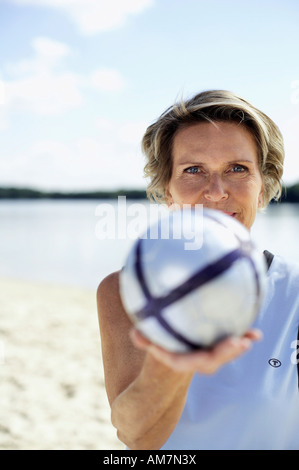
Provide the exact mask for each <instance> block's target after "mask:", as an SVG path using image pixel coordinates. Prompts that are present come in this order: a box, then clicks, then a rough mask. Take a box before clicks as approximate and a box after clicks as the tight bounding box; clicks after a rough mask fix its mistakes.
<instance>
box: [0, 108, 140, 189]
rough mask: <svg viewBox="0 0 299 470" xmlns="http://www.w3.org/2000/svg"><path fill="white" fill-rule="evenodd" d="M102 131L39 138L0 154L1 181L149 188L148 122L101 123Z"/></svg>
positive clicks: (67, 186)
mask: <svg viewBox="0 0 299 470" xmlns="http://www.w3.org/2000/svg"><path fill="white" fill-rule="evenodd" d="M96 126H97V130H98V132H97V135H96V137H91V136H89V135H82V136H81V135H80V136H77V137H76V138H72V139H65V140H64V141H62V140H59V139H36V140H35V141H34V142H32V143H31V144H29V145H28V147H22V149H21V150H20V151H17V152H9V153H7V154H5V155H4V154H3V155H2V156H1V158H0V174H1V184H7V185H9V184H12V185H18V186H31V187H40V188H46V189H65V190H80V189H81V190H86V189H113V188H115V189H117V188H125V187H144V186H145V181H144V178H143V164H144V159H143V157H142V155H141V150H140V141H141V138H142V135H143V133H144V130H145V128H146V123H144V122H139V121H129V122H124V121H120V122H117V121H114V120H112V119H107V118H104V117H100V118H98V120H97V122H96Z"/></svg>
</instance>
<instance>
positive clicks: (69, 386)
mask: <svg viewBox="0 0 299 470" xmlns="http://www.w3.org/2000/svg"><path fill="white" fill-rule="evenodd" d="M0 312H1V323H0V406H1V420H0V449H1V450H122V449H124V448H125V446H124V445H123V444H122V443H121V442H120V441H119V440H118V439H117V437H116V431H115V429H114V428H113V426H112V424H111V423H110V408H109V404H108V400H107V397H106V391H105V384H104V374H103V366H102V360H101V345H100V334H99V327H98V319H97V310H96V292H95V290H94V289H91V288H84V287H83V288H80V287H76V286H75V287H72V286H65V285H61V284H57V285H56V284H53V283H47V282H42V281H41V282H39V281H38V282H35V281H31V280H28V281H27V280H23V279H11V278H4V277H0Z"/></svg>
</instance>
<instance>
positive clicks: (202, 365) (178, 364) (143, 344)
mask: <svg viewBox="0 0 299 470" xmlns="http://www.w3.org/2000/svg"><path fill="white" fill-rule="evenodd" d="M130 336H131V339H132V341H133V344H134V345H135V346H136V347H137V348H139V349H142V350H145V351H147V352H148V353H149V354H152V355H153V356H154V357H155V358H156V359H157V360H159V361H160V362H162V363H163V364H165V365H166V366H168V367H170V368H171V369H173V370H174V371H177V372H187V373H188V372H193V373H195V372H198V373H201V374H213V373H214V372H216V371H217V370H218V369H219V368H220V367H222V366H223V365H225V364H226V363H227V362H230V361H232V360H234V359H236V358H237V357H239V356H241V355H242V354H243V353H245V352H246V351H248V350H249V349H250V348H251V346H252V344H253V342H255V341H259V340H260V339H262V333H261V331H260V330H256V329H252V330H249V331H247V332H246V333H245V334H244V335H243V336H242V337H233V336H231V337H228V338H226V339H224V340H222V341H221V342H219V343H217V344H216V345H215V346H214V347H212V348H209V349H201V350H199V351H192V352H190V353H189V352H188V353H173V352H170V351H167V350H165V349H163V348H161V347H160V346H157V345H155V344H154V343H152V342H151V341H149V340H148V339H146V338H145V337H144V336H143V335H142V334H141V333H140V332H139V331H138V330H137V329H136V328H134V329H132V330H131V332H130Z"/></svg>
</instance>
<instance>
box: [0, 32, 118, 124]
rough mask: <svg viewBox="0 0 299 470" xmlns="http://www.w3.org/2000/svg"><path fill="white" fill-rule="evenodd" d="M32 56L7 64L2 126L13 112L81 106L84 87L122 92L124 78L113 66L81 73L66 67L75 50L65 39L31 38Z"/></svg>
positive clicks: (0, 84)
mask: <svg viewBox="0 0 299 470" xmlns="http://www.w3.org/2000/svg"><path fill="white" fill-rule="evenodd" d="M31 45H32V50H33V55H32V57H29V58H26V59H22V60H20V61H19V62H17V63H12V64H6V65H5V66H4V69H3V71H4V72H5V75H6V77H8V78H6V79H4V78H3V79H2V80H1V77H0V104H1V108H0V128H5V116H8V115H9V114H10V113H11V112H14V111H18V112H19V111H21V112H31V113H35V114H39V115H43V116H45V115H59V114H62V113H64V112H66V111H68V110H71V109H74V108H77V107H79V106H81V105H82V104H83V103H84V101H85V96H84V94H83V91H86V90H89V91H90V89H93V90H96V91H100V92H119V91H121V90H123V89H124V87H125V81H124V79H123V77H122V76H121V74H120V73H119V72H118V71H117V70H115V69H111V68H104V67H103V68H100V69H97V70H95V71H94V72H92V73H90V74H88V75H80V74H77V73H73V72H71V71H68V70H67V69H66V68H65V65H66V64H65V61H66V59H67V58H68V57H69V56H71V54H72V51H71V49H70V48H69V46H67V45H66V44H64V43H61V42H58V41H54V40H52V39H50V38H46V37H37V38H35V39H33V41H32V44H31Z"/></svg>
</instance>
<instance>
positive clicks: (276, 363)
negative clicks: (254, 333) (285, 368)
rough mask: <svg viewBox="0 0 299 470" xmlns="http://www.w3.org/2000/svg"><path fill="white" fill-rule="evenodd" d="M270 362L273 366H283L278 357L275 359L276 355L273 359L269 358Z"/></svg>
mask: <svg viewBox="0 0 299 470" xmlns="http://www.w3.org/2000/svg"><path fill="white" fill-rule="evenodd" d="M268 363H269V364H270V366H272V367H280V366H281V362H280V361H279V360H278V359H275V357H272V358H271V359H269V361H268Z"/></svg>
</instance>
